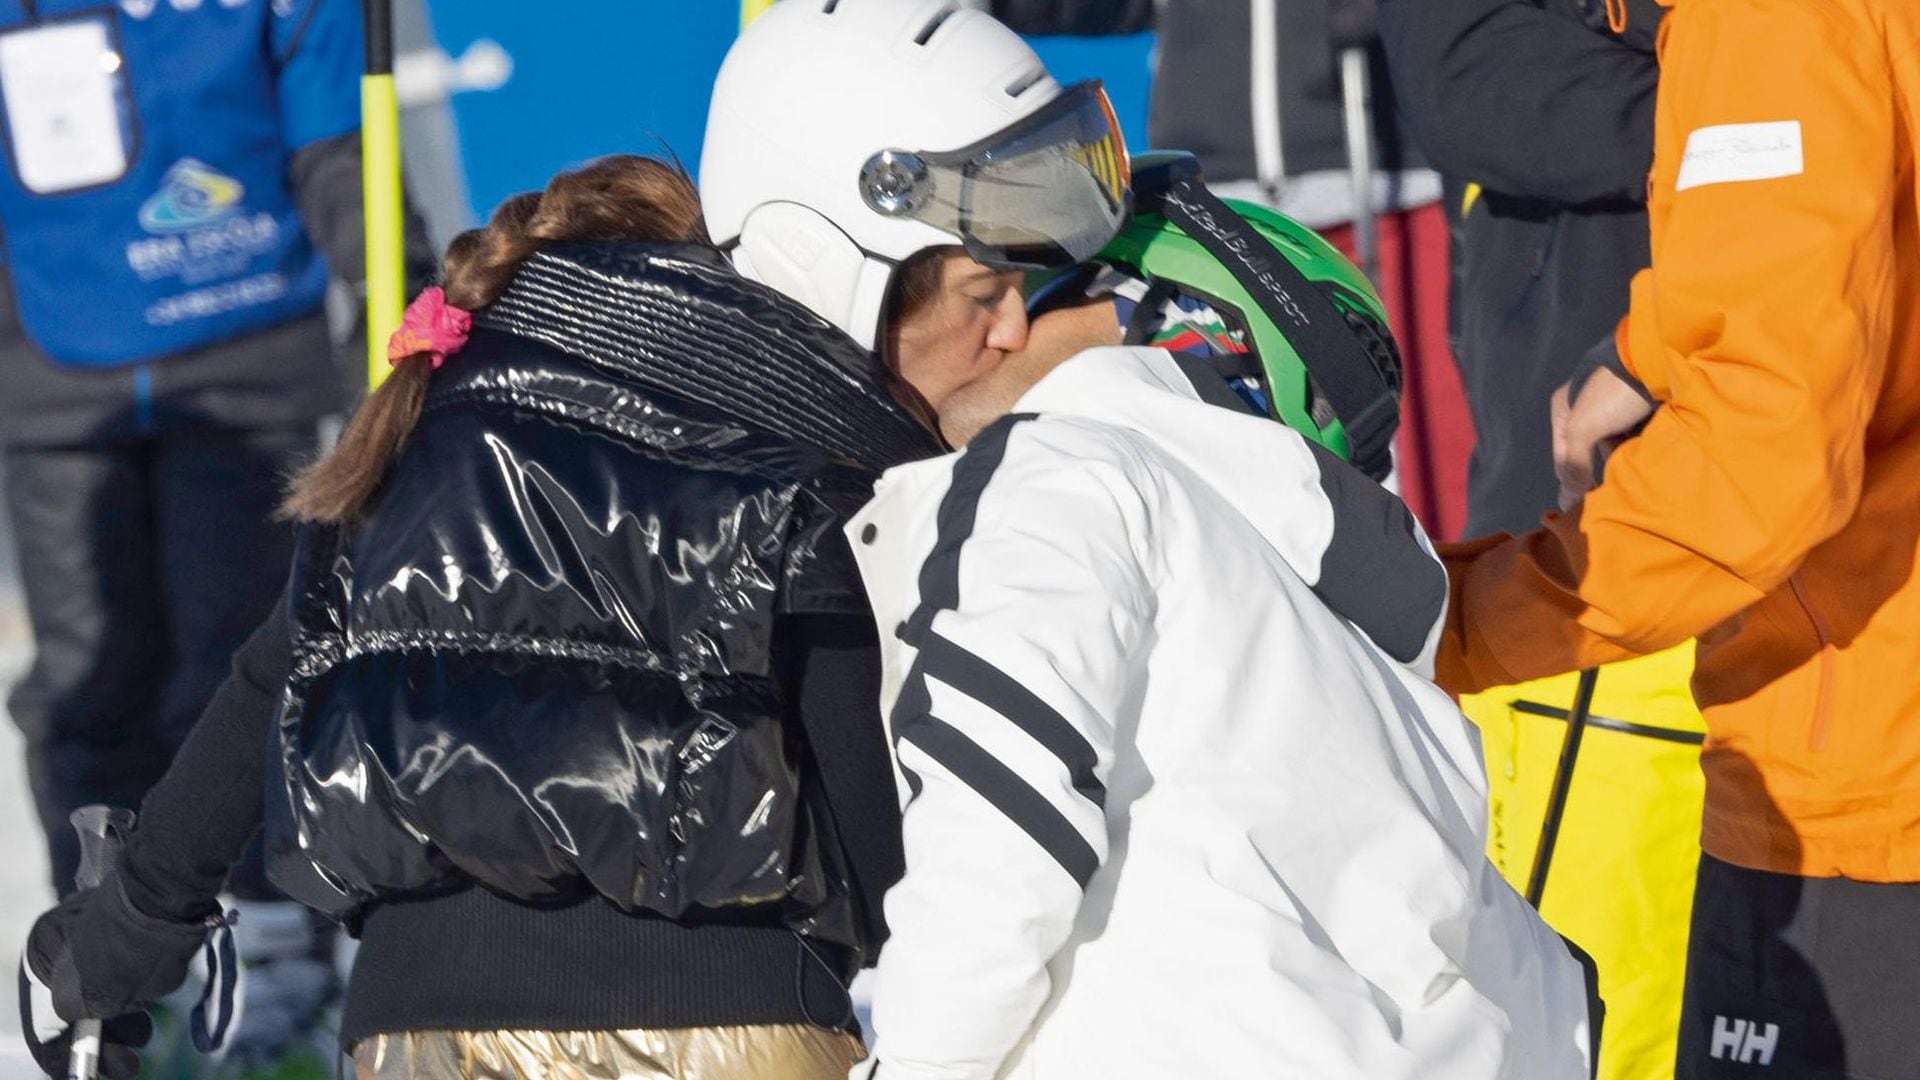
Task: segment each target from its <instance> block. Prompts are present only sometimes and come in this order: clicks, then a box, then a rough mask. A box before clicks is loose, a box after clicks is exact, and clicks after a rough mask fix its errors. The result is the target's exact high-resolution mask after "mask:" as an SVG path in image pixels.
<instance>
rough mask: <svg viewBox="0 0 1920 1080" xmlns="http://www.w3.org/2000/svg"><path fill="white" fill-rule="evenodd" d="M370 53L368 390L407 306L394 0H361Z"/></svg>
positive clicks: (366, 121)
mask: <svg viewBox="0 0 1920 1080" xmlns="http://www.w3.org/2000/svg"><path fill="white" fill-rule="evenodd" d="M360 14H361V17H362V19H363V20H364V22H365V25H366V35H367V56H366V66H365V70H364V72H363V73H362V75H361V76H360V147H361V149H360V168H361V186H360V192H361V197H362V198H363V200H364V204H365V211H364V212H365V215H366V233H367V390H368V392H372V391H373V390H374V389H375V388H376V387H378V386H379V385H380V383H381V381H382V380H384V379H385V378H386V377H387V370H388V365H387V338H388V337H389V336H391V335H392V333H393V332H394V331H395V330H398V329H399V328H400V314H401V312H402V310H403V309H405V307H406V303H407V296H406V288H407V286H406V264H405V257H404V250H405V248H404V245H405V238H404V234H403V230H402V225H401V209H400V103H399V99H398V98H396V97H395V96H394V90H393V0H361V5H360Z"/></svg>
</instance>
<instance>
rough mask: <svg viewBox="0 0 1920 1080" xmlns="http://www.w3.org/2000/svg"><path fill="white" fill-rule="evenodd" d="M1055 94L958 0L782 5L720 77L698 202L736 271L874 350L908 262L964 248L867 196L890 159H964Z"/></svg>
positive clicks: (1020, 54) (789, 0)
mask: <svg viewBox="0 0 1920 1080" xmlns="http://www.w3.org/2000/svg"><path fill="white" fill-rule="evenodd" d="M1059 94H1060V85H1059V84H1058V83H1057V82H1055V81H1054V80H1053V78H1052V77H1051V76H1049V75H1048V74H1047V72H1046V68H1045V67H1044V66H1042V64H1041V63H1040V58H1039V57H1038V56H1037V55H1035V54H1034V51H1033V49H1032V48H1031V47H1030V46H1028V45H1027V43H1026V42H1025V41H1022V40H1021V39H1020V36H1019V35H1018V34H1015V33H1014V32H1013V31H1012V30H1009V29H1007V28H1006V27H1005V26H1003V25H1001V24H1000V23H999V22H997V21H995V20H994V19H993V17H992V16H989V15H987V14H985V13H983V12H980V11H975V10H972V9H968V8H961V7H960V6H959V5H958V4H956V3H954V2H952V0H782V2H780V3H777V4H775V5H774V6H773V7H772V8H771V9H770V10H769V11H768V12H767V13H766V14H764V15H762V16H761V17H760V18H759V19H757V20H755V21H754V23H753V24H752V25H751V26H750V27H748V28H747V30H746V31H745V32H744V33H742V34H741V35H740V38H739V40H738V41H736V42H735V43H734V45H733V48H732V49H730V50H729V51H728V53H727V58H726V61H725V63H723V64H722V65H721V67H720V75H719V78H718V79H717V80H715V82H714V87H713V102H712V106H711V108H710V110H709V112H708V114H707V135H706V145H705V148H704V149H703V150H702V151H701V155H700V200H701V203H702V206H703V208H704V210H705V214H706V221H707V229H708V231H709V233H710V234H711V235H712V237H713V240H714V242H715V243H717V244H720V245H721V246H722V247H729V246H731V250H732V255H733V261H734V265H735V266H736V267H737V268H738V269H739V270H740V272H741V273H742V274H745V275H746V276H747V277H749V278H752V279H754V280H756V281H759V282H761V283H762V284H764V285H767V286H768V287H770V288H773V289H777V290H779V291H780V292H782V293H785V294H786V295H788V296H790V297H792V298H793V299H795V300H798V301H799V302H800V303H802V304H805V305H806V306H807V307H808V308H810V309H812V310H813V311H814V312H816V313H817V314H819V315H820V316H821V317H822V318H824V319H826V320H827V321H829V322H831V323H833V324H834V325H835V326H838V327H840V328H841V329H843V330H845V331H846V332H847V333H848V334H849V335H851V336H852V337H853V338H854V340H856V341H858V342H859V343H860V344H861V345H862V346H864V347H866V348H869V349H871V348H875V347H876V346H877V339H878V336H879V329H880V319H881V317H882V315H883V314H884V311H883V309H884V307H885V304H886V299H887V293H888V289H889V287H890V286H891V284H892V282H893V277H894V275H895V274H896V273H897V272H898V271H899V268H900V264H901V263H902V262H904V261H906V260H907V259H909V258H911V257H912V256H914V255H916V254H918V253H919V252H922V251H925V250H927V249H928V248H932V247H941V246H944V245H948V244H957V243H959V242H960V238H959V237H957V236H953V235H949V234H948V233H946V232H944V231H942V230H940V229H937V228H934V227H933V226H931V225H927V224H924V223H922V222H919V221H915V220H912V219H909V218H897V217H888V216H885V215H883V214H881V213H879V212H878V211H876V210H874V209H872V208H871V207H869V206H868V205H867V203H866V201H865V200H864V199H863V198H862V197H861V193H860V183H859V181H860V172H861V169H862V167H864V166H865V165H866V163H867V161H868V159H870V158H871V157H873V155H875V154H877V153H879V152H880V151H882V150H906V151H914V152H937V151H942V150H957V149H960V148H962V147H966V146H970V145H972V144H974V143H977V142H980V141H982V140H984V139H987V138H988V137H990V136H992V135H994V134H996V133H997V132H999V131H1001V130H1002V129H1004V128H1006V127H1008V126H1009V125H1011V124H1013V123H1015V122H1017V121H1019V120H1021V119H1023V118H1025V117H1027V116H1028V115H1030V114H1032V113H1033V112H1035V111H1036V110H1038V109H1040V108H1042V107H1044V106H1045V105H1046V104H1047V103H1048V102H1050V101H1052V100H1053V99H1054V98H1055V97H1057V96H1058V95H1059Z"/></svg>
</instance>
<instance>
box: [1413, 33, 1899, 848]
mask: <svg viewBox="0 0 1920 1080" xmlns="http://www.w3.org/2000/svg"><path fill="white" fill-rule="evenodd" d="M1663 2H1667V3H1669V4H1670V5H1671V6H1673V8H1674V10H1673V11H1672V12H1671V13H1670V14H1669V15H1668V17H1667V20H1666V23H1665V26H1664V28H1663V31H1662V34H1663V41H1662V46H1661V60H1662V73H1661V81H1660V91H1659V103H1658V107H1657V118H1656V129H1655V144H1654V145H1655V150H1654V167H1653V175H1652V178H1651V184H1650V188H1649V209H1650V212H1651V218H1652V229H1653V268H1652V269H1651V270H1649V271H1646V272H1643V273H1642V274H1641V275H1640V276H1639V277H1638V278H1637V279H1636V280H1635V282H1634V287H1633V298H1632V305H1631V308H1630V311H1629V314H1628V316H1627V318H1626V320H1625V321H1623V322H1622V324H1621V330H1620V334H1619V337H1618V343H1619V345H1620V349H1621V355H1622V358H1623V359H1624V360H1625V361H1626V363H1627V365H1628V367H1629V368H1631V369H1632V370H1633V372H1634V373H1635V374H1636V375H1637V376H1638V377H1639V378H1640V379H1641V381H1643V382H1644V383H1646V385H1647V386H1648V387H1649V388H1650V389H1651V390H1652V392H1653V393H1654V395H1655V396H1656V397H1657V398H1659V399H1660V400H1661V402H1662V407H1661V408H1660V409H1659V410H1658V411H1657V412H1655V414H1654V416H1653V418H1652V420H1651V421H1650V422H1649V424H1648V425H1647V428H1646V430H1645V431H1644V432H1643V433H1642V434H1641V435H1639V436H1638V437H1637V438H1634V439H1632V440H1630V441H1629V442H1628V443H1627V444H1626V445H1625V446H1623V447H1622V448H1621V449H1620V450H1619V451H1618V452H1616V453H1615V454H1614V456H1613V458H1612V460H1611V461H1610V462H1609V463H1608V465H1607V477H1606V482H1605V483H1604V484H1603V485H1602V486H1601V487H1600V488H1598V489H1597V490H1595V491H1594V492H1592V493H1591V494H1590V495H1589V497H1588V498H1587V499H1586V500H1585V502H1584V504H1583V505H1581V506H1579V507H1577V508H1576V509H1575V510H1574V511H1573V512H1572V513H1570V514H1567V515H1565V516H1555V517H1549V518H1548V519H1547V520H1546V522H1545V523H1544V524H1543V526H1542V527H1541V528H1540V529H1538V530H1536V531H1534V532H1532V533H1529V534H1527V535H1525V536H1521V537H1517V538H1499V539H1497V540H1494V541H1487V542H1481V543H1477V544H1472V545H1463V546H1461V547H1459V548H1456V549H1454V550H1453V551H1452V552H1451V553H1450V554H1449V564H1450V568H1451V569H1452V570H1453V572H1454V606H1453V609H1452V612H1451V614H1450V617H1449V627H1448V630H1447V634H1446V637H1445V639H1444V641H1443V644H1442V650H1441V657H1440V674H1441V681H1442V682H1443V683H1444V684H1445V685H1447V686H1448V687H1449V688H1450V689H1452V690H1454V691H1456V692H1466V691H1471V690H1476V689H1481V688H1485V687H1489V686H1495V685H1500V684H1504V683H1510V682H1517V681H1521V680H1525V679H1530V678H1534V677H1537V676H1541V675H1547V674H1553V673H1558V672H1562V671H1568V670H1572V669H1575V668H1578V667H1584V666H1587V665H1591V664H1596V663H1601V662H1605V661H1610V660H1615V659H1619V658H1622V657H1625V656H1629V655H1635V654H1641V653H1648V652H1652V651H1654V650H1657V649H1660V648H1662V647H1665V646H1669V645H1674V644H1677V643H1679V642H1682V641H1684V640H1686V639H1687V638H1689V637H1694V636H1697V637H1699V639H1700V645H1699V665H1698V668H1697V671H1696V674H1695V677H1694V696H1695V697H1696V698H1697V699H1698V701H1699V703H1700V705H1701V708H1702V711H1703V712H1704V713H1705V715H1706V718H1707V726H1708V732H1709V737H1708V741H1707V744H1706V749H1705V751H1704V757H1703V759H1702V767H1703V768H1704V770H1705V772H1706V777H1707V807H1706V815H1705V822H1704V828H1703V833H1702V846H1703V847H1704V848H1705V849H1706V851H1707V852H1708V853H1710V854H1712V855H1714V856H1716V857H1718V858H1721V859H1724V860H1727V861H1729V862H1733V863H1736V864H1739V865H1742V866H1748V867H1753V868H1756V869H1765V870H1774V871H1780V872H1785V873H1794V874H1800V875H1805V876H1816V877H1817V876H1834V875H1842V876H1846V877H1850V878H1855V879H1860V880H1867V881H1917V880H1920V578H1917V577H1916V565H1915V564H1916V557H1917V556H1920V226H1916V177H1915V167H1914V144H1915V141H1916V137H1917V136H1920V3H1916V2H1915V0H1663Z"/></svg>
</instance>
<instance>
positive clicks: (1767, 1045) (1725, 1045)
mask: <svg viewBox="0 0 1920 1080" xmlns="http://www.w3.org/2000/svg"><path fill="white" fill-rule="evenodd" d="M1779 1045H1780V1025H1779V1024H1760V1023H1757V1022H1755V1021H1752V1020H1729V1019H1727V1018H1726V1017H1724V1016H1716V1017H1714V1018H1713V1051H1712V1054H1713V1060H1715V1061H1719V1060H1721V1059H1723V1058H1724V1059H1730V1060H1733V1061H1738V1062H1740V1063H1741V1064H1743V1065H1771V1064H1773V1051H1774V1049H1775V1048H1776V1047H1778V1046H1779Z"/></svg>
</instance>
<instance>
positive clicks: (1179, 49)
mask: <svg viewBox="0 0 1920 1080" xmlns="http://www.w3.org/2000/svg"><path fill="white" fill-rule="evenodd" d="M1351 2H1352V0H1164V3H1161V2H1156V0H993V13H994V15H995V16H996V17H998V18H999V19H1000V20H1001V21H1002V22H1005V23H1006V24H1007V25H1009V26H1011V27H1013V28H1014V29H1016V30H1019V31H1021V32H1022V33H1028V34H1083V35H1095V34H1127V33H1136V32H1139V31H1142V30H1147V29H1154V30H1155V31H1156V32H1157V34H1158V57H1159V59H1158V65H1157V67H1156V68H1155V71H1154V79H1153V100H1152V105H1151V114H1150V117H1149V120H1148V126H1149V128H1150V130H1149V132H1148V134H1149V137H1150V141H1151V143H1152V145H1153V146H1155V147H1159V148H1164V149H1168V150H1189V151H1192V152H1193V153H1194V154H1195V155H1197V156H1198V157H1199V158H1200V163H1201V165H1202V166H1203V167H1204V168H1205V169H1206V171H1207V181H1208V183H1210V184H1213V185H1220V184H1231V183H1233V182H1235V181H1270V182H1271V181H1278V180H1280V179H1282V178H1297V177H1300V176H1302V175H1305V174H1308V173H1316V172H1340V171H1344V170H1345V169H1346V168H1347V165H1348V162H1347V144H1346V136H1345V127H1344V122H1343V120H1342V114H1341V91H1340V73H1339V62H1338V56H1337V53H1338V46H1337V45H1336V40H1335V32H1334V28H1333V26H1332V25H1331V21H1330V19H1331V15H1330V12H1331V9H1333V8H1335V6H1336V4H1346V5H1351ZM1254 3H1262V4H1269V5H1271V6H1272V8H1273V17H1274V22H1275V27H1274V29H1275V33H1274V35H1273V36H1272V38H1271V39H1267V38H1263V37H1262V36H1261V35H1259V34H1256V33H1255V32H1254V31H1253V25H1254V22H1253V11H1252V5H1253V4H1254ZM1361 6H1362V7H1364V6H1365V5H1361ZM1365 29H1367V28H1365V27H1362V28H1361V30H1362V32H1361V33H1360V34H1358V35H1356V37H1357V38H1364V37H1366V36H1367V35H1366V34H1365V33H1364V31H1365ZM1367 48H1368V52H1369V56H1370V57H1371V58H1372V61H1373V68H1374V70H1373V80H1372V91H1373V141H1374V154H1375V160H1374V168H1375V169H1376V170H1379V171H1382V172H1388V173H1391V172H1400V171H1404V170H1409V169H1417V168H1421V167H1424V165H1425V162H1424V161H1423V160H1422V159H1421V157H1420V154H1419V151H1418V149H1417V148H1416V147H1415V145H1414V142H1413V139H1412V138H1411V136H1410V134H1409V132H1408V131H1407V128H1406V126H1405V124H1404V123H1403V122H1402V120H1401V118H1400V116H1399V113H1398V112H1397V110H1396V108H1395V104H1394V101H1393V95H1392V94H1391V93H1390V92H1389V87H1388V81H1387V78H1386V72H1385V69H1384V62H1383V59H1382V56H1381V52H1380V47H1379V44H1378V43H1377V42H1372V43H1370V44H1368V45H1367ZM1257 74H1258V75H1259V77H1262V78H1266V79H1269V80H1270V81H1271V83H1272V87H1271V91H1270V92H1271V93H1272V94H1273V95H1274V97H1275V99H1276V102H1277V106H1278V110H1277V111H1278V123H1277V124H1273V123H1262V122H1261V121H1259V120H1257V119H1256V117H1255V114H1254V111H1253V106H1252V94H1251V87H1252V86H1253V81H1254V79H1255V78H1256V75H1257ZM1263 141H1264V142H1266V143H1267V145H1269V146H1270V147H1271V148H1273V149H1276V150H1277V151H1278V153H1277V155H1276V156H1277V162H1276V164H1277V165H1278V171H1279V173H1280V176H1263V175H1262V172H1263V170H1262V168H1261V162H1260V156H1259V152H1258V150H1257V148H1258V147H1259V146H1260V145H1261V144H1262V142H1263Z"/></svg>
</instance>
